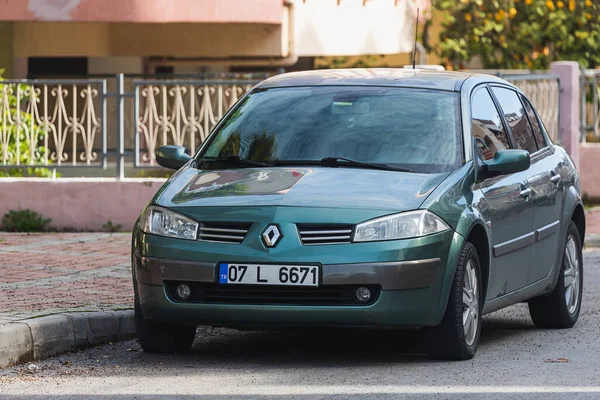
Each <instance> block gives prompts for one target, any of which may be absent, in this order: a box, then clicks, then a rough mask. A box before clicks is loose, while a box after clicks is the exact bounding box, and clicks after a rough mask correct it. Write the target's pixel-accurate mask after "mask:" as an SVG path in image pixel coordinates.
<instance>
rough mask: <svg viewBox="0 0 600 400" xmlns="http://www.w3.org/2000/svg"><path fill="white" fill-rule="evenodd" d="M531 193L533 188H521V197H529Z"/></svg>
mask: <svg viewBox="0 0 600 400" xmlns="http://www.w3.org/2000/svg"><path fill="white" fill-rule="evenodd" d="M530 195H531V188H527V189H523V190H521V197H525V198H527V197H529V196H530Z"/></svg>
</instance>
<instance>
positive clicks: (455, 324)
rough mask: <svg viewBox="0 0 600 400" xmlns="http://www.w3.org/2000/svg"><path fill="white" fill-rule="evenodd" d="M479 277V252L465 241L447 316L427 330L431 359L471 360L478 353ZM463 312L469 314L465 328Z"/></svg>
mask: <svg viewBox="0 0 600 400" xmlns="http://www.w3.org/2000/svg"><path fill="white" fill-rule="evenodd" d="M480 277H481V267H480V263H479V257H478V256H477V250H476V249H475V246H473V245H472V244H471V243H469V242H465V245H464V246H463V249H462V251H461V254H460V257H459V260H458V265H457V266H456V272H455V273H454V279H453V281H452V286H451V287H450V295H449V298H448V305H447V306H446V311H445V313H444V317H443V318H442V321H441V322H440V323H439V324H438V325H437V326H435V327H432V328H427V329H426V330H425V348H426V351H427V355H428V356H429V357H430V358H434V359H443V360H468V359H471V358H473V356H474V355H475V353H476V352H477V345H478V344H479V337H480V335H481V311H482V309H483V301H482V293H483V291H482V289H481V286H482V285H481V278H480ZM473 280H474V281H475V282H473ZM463 291H465V297H464V299H463ZM469 293H470V296H469ZM471 299H473V300H471ZM464 313H468V320H467V323H466V327H465V325H463V314H464ZM473 329H474V330H475V331H474V332H473V331H472V330H473Z"/></svg>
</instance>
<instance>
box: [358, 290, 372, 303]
mask: <svg viewBox="0 0 600 400" xmlns="http://www.w3.org/2000/svg"><path fill="white" fill-rule="evenodd" d="M355 296H356V300H358V301H360V302H361V303H366V302H368V301H369V300H371V291H370V290H369V289H367V288H366V287H359V288H358V289H356V293H355Z"/></svg>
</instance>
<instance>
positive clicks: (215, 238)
mask: <svg viewBox="0 0 600 400" xmlns="http://www.w3.org/2000/svg"><path fill="white" fill-rule="evenodd" d="M250 226H252V224H251V223H246V222H203V223H201V224H200V230H199V231H198V240H203V241H205V242H220V243H235V244H240V243H242V242H243V241H244V238H245V237H246V234H247V233H248V230H249V229H250Z"/></svg>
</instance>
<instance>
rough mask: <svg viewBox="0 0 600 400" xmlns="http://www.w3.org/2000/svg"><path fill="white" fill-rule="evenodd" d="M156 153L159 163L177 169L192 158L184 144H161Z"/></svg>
mask: <svg viewBox="0 0 600 400" xmlns="http://www.w3.org/2000/svg"><path fill="white" fill-rule="evenodd" d="M155 155H156V162H157V163H158V165H160V166H161V167H165V168H169V169H175V170H177V169H179V168H181V167H183V166H184V165H185V163H186V162H188V161H189V160H191V158H192V157H190V155H189V154H188V150H187V149H186V148H185V147H183V146H160V147H159V148H158V149H156V152H155Z"/></svg>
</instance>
